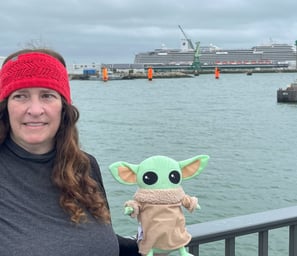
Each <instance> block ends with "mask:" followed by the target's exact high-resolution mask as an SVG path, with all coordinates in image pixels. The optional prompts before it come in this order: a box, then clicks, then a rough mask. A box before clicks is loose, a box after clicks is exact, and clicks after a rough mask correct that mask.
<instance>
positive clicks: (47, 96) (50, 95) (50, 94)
mask: <svg viewBox="0 0 297 256" xmlns="http://www.w3.org/2000/svg"><path fill="white" fill-rule="evenodd" d="M42 98H44V99H51V98H53V99H55V98H57V97H56V95H54V94H52V93H45V94H43V95H42Z"/></svg>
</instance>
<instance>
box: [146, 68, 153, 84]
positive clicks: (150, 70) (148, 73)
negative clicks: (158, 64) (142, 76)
mask: <svg viewBox="0 0 297 256" xmlns="http://www.w3.org/2000/svg"><path fill="white" fill-rule="evenodd" d="M147 79H148V80H150V81H152V80H153V68H152V67H149V68H148V69H147Z"/></svg>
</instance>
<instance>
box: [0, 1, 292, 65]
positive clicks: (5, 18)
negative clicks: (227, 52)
mask: <svg viewBox="0 0 297 256" xmlns="http://www.w3.org/2000/svg"><path fill="white" fill-rule="evenodd" d="M296 13H297V4H296V0H280V1H273V0H203V1H202V0H183V1H176V0H149V1H143V0H105V1H102V0H47V1H44V0H5V1H1V5H0V31H1V32H0V56H7V55H8V54H10V53H11V52H13V51H15V50H18V49H19V48H24V47H25V46H26V45H28V44H30V43H32V42H34V44H35V43H36V42H37V41H40V42H41V43H40V44H41V45H44V46H47V47H51V48H53V49H55V50H57V51H59V52H60V53H62V55H63V56H64V57H65V59H66V61H67V63H68V64H72V63H85V62H96V63H133V61H134V56H135V53H137V52H141V51H149V50H153V49H155V48H160V47H161V45H162V44H165V45H166V46H167V48H179V46H180V40H181V38H182V37H183V35H182V33H181V31H180V30H179V28H178V25H181V26H182V28H183V29H184V31H185V33H186V34H187V36H188V37H189V38H191V39H192V41H193V43H194V42H196V41H200V42H201V45H209V44H211V43H212V44H215V45H217V46H218V47H221V48H251V47H252V46H254V45H257V44H264V43H269V42H271V41H273V42H277V43H288V44H292V45H293V44H294V43H295V40H297V16H296Z"/></svg>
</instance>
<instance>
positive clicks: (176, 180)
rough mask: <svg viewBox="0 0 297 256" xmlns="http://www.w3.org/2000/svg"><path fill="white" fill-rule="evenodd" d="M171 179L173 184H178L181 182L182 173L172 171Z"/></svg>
mask: <svg viewBox="0 0 297 256" xmlns="http://www.w3.org/2000/svg"><path fill="white" fill-rule="evenodd" d="M169 180H170V181H171V182H172V183H173V184H178V183H179V182H180V174H179V172H178V171H172V172H170V173H169Z"/></svg>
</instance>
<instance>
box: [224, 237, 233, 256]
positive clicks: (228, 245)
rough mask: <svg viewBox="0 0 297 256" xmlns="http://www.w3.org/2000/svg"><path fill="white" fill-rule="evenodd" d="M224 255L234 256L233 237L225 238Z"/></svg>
mask: <svg viewBox="0 0 297 256" xmlns="http://www.w3.org/2000/svg"><path fill="white" fill-rule="evenodd" d="M225 256H235V237H231V238H227V239H225Z"/></svg>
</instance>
